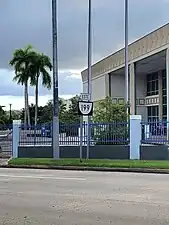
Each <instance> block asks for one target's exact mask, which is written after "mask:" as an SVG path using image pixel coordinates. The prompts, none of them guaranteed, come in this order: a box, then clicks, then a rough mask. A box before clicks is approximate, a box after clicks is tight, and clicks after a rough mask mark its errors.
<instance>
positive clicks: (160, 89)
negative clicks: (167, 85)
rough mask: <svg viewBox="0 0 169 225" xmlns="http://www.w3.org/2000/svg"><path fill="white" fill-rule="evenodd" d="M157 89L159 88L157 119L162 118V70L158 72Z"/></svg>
mask: <svg viewBox="0 0 169 225" xmlns="http://www.w3.org/2000/svg"><path fill="white" fill-rule="evenodd" d="M158 89H159V120H162V119H163V77H162V70H160V71H159V72H158Z"/></svg>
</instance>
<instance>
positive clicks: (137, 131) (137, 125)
mask: <svg viewBox="0 0 169 225" xmlns="http://www.w3.org/2000/svg"><path fill="white" fill-rule="evenodd" d="M141 132H142V131H141V116H140V115H131V116H130V159H140V144H141Z"/></svg>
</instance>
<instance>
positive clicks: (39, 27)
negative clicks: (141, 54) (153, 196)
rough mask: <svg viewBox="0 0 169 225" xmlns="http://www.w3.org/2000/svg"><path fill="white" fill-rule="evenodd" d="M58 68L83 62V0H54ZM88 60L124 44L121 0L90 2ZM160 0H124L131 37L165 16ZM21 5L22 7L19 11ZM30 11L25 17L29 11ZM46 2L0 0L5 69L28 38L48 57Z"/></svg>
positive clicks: (0, 58) (163, 20) (48, 3)
mask: <svg viewBox="0 0 169 225" xmlns="http://www.w3.org/2000/svg"><path fill="white" fill-rule="evenodd" d="M58 2H59V4H58V24H59V26H58V43H59V67H60V70H68V69H79V70H80V69H82V68H84V67H86V66H87V23H88V17H87V16H88V12H87V9H88V4H87V3H88V1H86V0H69V1H68V0H62V1H58ZM92 6H93V8H92V24H93V29H92V31H93V61H96V60H98V59H100V58H102V57H104V56H106V55H108V54H110V53H112V52H113V51H114V50H115V49H117V46H118V45H119V43H122V44H123V43H124V1H119V0H113V1H112V0H106V1H102V0H94V1H92ZM168 7H169V2H168V1H165V0H160V1H154V0H147V1H134V0H131V1H129V13H130V15H129V22H130V23H129V36H130V39H135V38H137V37H140V36H142V35H144V34H145V33H148V32H149V31H151V30H153V29H155V28H156V27H157V26H160V25H162V24H164V23H166V22H168V20H169V15H168ZM25 9H26V10H25ZM30 12H31V16H30ZM51 27H52V26H51V1H46V0H36V1H35V0H29V1H27V0H15V1H11V0H1V1H0V34H1V35H0V67H1V68H7V67H8V61H9V59H10V58H11V54H12V52H13V51H14V49H16V48H20V47H24V46H25V45H27V44H28V43H31V44H32V45H33V46H34V47H35V48H36V49H37V50H39V51H43V52H45V53H47V54H49V55H50V56H52V35H51V34H52V29H51Z"/></svg>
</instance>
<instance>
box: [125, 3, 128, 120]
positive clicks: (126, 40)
mask: <svg viewBox="0 0 169 225" xmlns="http://www.w3.org/2000/svg"><path fill="white" fill-rule="evenodd" d="M128 67H129V66H128V0H125V103H126V105H127V112H126V113H127V120H128V107H129V87H128V86H129V83H128V80H129V79H128V76H129V74H128Z"/></svg>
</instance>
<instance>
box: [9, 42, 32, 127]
mask: <svg viewBox="0 0 169 225" xmlns="http://www.w3.org/2000/svg"><path fill="white" fill-rule="evenodd" d="M33 58H34V51H33V49H32V46H31V45H28V46H27V47H26V48H23V49H16V50H15V51H14V53H13V58H12V59H11V61H10V62H9V64H10V65H11V66H13V67H14V70H15V77H14V78H13V80H14V81H15V82H17V83H18V84H21V85H22V86H23V85H24V87H25V91H24V98H25V115H24V123H25V124H26V123H27V117H28V124H30V115H29V108H28V106H29V103H28V102H29V101H28V81H29V78H30V77H31V71H30V66H31V62H32V59H33Z"/></svg>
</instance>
